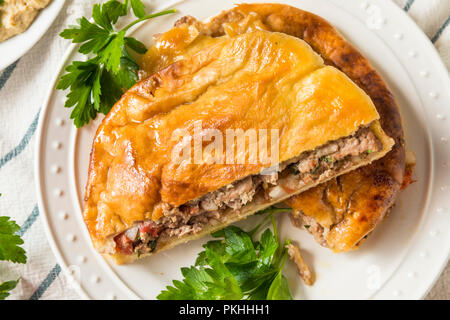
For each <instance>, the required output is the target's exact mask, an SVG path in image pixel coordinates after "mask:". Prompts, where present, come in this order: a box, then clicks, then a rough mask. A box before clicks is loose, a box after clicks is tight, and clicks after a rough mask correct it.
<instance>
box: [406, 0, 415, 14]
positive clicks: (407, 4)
mask: <svg viewBox="0 0 450 320" xmlns="http://www.w3.org/2000/svg"><path fill="white" fill-rule="evenodd" d="M414 1H415V0H408V2H406V4H405V6H404V7H403V10H405V11H406V12H408V11H409V8H411V6H412V4H413V3H414Z"/></svg>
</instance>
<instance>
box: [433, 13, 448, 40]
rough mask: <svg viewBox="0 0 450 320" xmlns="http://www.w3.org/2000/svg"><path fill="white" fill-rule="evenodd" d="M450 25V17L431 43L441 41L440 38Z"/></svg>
mask: <svg viewBox="0 0 450 320" xmlns="http://www.w3.org/2000/svg"><path fill="white" fill-rule="evenodd" d="M449 23H450V17H448V18H447V20H445V22H444V24H443V25H442V27H440V28H439V30H438V31H437V32H436V34H435V35H434V37H433V38H431V42H433V43H435V42H436V41H437V40H438V39H439V37H440V36H441V34H442V32H444V30H445V28H447V26H448V24H449Z"/></svg>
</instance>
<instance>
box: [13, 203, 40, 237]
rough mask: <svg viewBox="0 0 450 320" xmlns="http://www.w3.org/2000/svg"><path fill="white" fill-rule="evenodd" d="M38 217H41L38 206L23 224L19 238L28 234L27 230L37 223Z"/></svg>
mask: <svg viewBox="0 0 450 320" xmlns="http://www.w3.org/2000/svg"><path fill="white" fill-rule="evenodd" d="M38 215H39V208H38V206H37V205H35V206H34V208H33V211H31V214H30V215H29V216H28V218H27V220H25V222H24V223H23V225H22V227H21V228H20V230H19V232H18V233H17V234H18V235H19V236H23V235H24V234H25V232H27V230H28V229H30V227H31V226H32V225H33V223H34V222H35V221H36V219H37V217H38Z"/></svg>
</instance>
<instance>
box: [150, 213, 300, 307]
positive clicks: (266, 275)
mask: <svg viewBox="0 0 450 320" xmlns="http://www.w3.org/2000/svg"><path fill="white" fill-rule="evenodd" d="M267 219H271V220H272V228H273V233H272V231H271V230H270V229H269V228H268V229H266V230H265V231H264V232H263V233H262V235H261V237H260V240H259V241H257V240H254V239H253V236H254V234H255V233H256V232H257V231H258V230H259V229H260V227H261V226H262V225H263V224H264V223H265V222H266V221H267ZM212 236H213V237H215V238H218V239H220V240H212V241H208V242H207V243H206V244H205V245H203V248H205V250H204V251H202V252H200V253H199V255H198V257H197V260H196V262H195V265H194V266H191V267H189V268H181V274H182V275H183V277H184V278H183V280H182V281H178V280H174V281H173V286H168V287H167V288H166V290H163V291H162V292H161V293H160V294H159V295H158V297H157V298H158V299H159V300H240V299H249V300H290V299H292V296H291V292H290V290H289V286H288V283H287V280H286V278H285V276H284V275H283V274H282V270H283V267H284V264H285V262H286V259H287V250H286V245H287V244H289V243H290V241H289V240H287V241H286V242H285V243H284V245H283V246H281V245H280V242H279V239H278V232H277V226H276V222H275V220H274V217H273V214H270V215H269V216H267V217H266V219H264V221H263V222H261V223H260V224H259V225H258V226H256V227H255V228H254V229H253V230H251V231H249V232H245V231H243V230H242V229H240V228H238V227H236V226H229V227H227V228H225V229H223V230H220V231H218V232H216V233H213V234H212Z"/></svg>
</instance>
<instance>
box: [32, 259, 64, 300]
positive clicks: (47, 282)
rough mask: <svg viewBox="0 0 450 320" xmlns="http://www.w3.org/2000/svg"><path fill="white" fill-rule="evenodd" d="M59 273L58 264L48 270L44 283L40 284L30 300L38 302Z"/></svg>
mask: <svg viewBox="0 0 450 320" xmlns="http://www.w3.org/2000/svg"><path fill="white" fill-rule="evenodd" d="M60 273H61V267H60V266H59V264H56V265H55V266H54V267H53V269H52V270H50V272H49V273H48V275H47V277H45V279H44V281H42V282H41V284H40V285H39V287H38V288H37V289H36V291H35V292H34V293H33V294H32V295H31V297H30V300H39V299H40V298H41V297H42V295H43V294H44V293H45V291H47V289H48V287H50V285H51V284H52V283H53V281H55V279H56V278H57V277H58V275H59V274H60Z"/></svg>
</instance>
